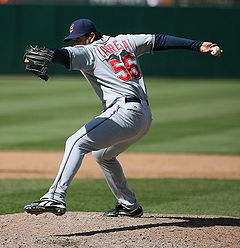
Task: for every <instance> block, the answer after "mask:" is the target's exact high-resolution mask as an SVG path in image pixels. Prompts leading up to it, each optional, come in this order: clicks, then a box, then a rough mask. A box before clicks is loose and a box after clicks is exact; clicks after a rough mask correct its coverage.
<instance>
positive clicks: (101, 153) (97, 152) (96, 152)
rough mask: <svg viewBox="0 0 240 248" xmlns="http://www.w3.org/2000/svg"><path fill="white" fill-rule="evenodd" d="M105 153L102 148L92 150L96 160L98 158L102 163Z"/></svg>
mask: <svg viewBox="0 0 240 248" xmlns="http://www.w3.org/2000/svg"><path fill="white" fill-rule="evenodd" d="M103 154H104V151H102V150H99V151H93V152H92V155H93V157H94V158H95V160H96V161H97V162H98V163H101V162H102V161H103Z"/></svg>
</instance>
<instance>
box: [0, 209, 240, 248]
mask: <svg viewBox="0 0 240 248" xmlns="http://www.w3.org/2000/svg"><path fill="white" fill-rule="evenodd" d="M0 220H1V224H0V236H1V241H0V247H9V248H10V247H11V248H15V247H18V248H19V247H21V248H25V247H27V248H29V247H48V248H49V247H84V248H88V247H102V248H104V247H108V248H109V247H114V248H123V247H138V248H139V247H144V248H146V247H148V248H150V247H197V248H201V247H208V248H209V247H218V248H220V247H222V248H226V247H240V239H239V237H240V219H239V218H232V217H220V216H190V215H188V216H181V215H160V214H144V215H143V217H141V218H129V217H119V218H107V217H103V216H102V213H90V212H89V213H83V212H68V213H66V214H65V215H63V216H61V217H57V216H55V215H52V214H42V215H39V216H35V215H29V214H25V213H24V214H12V215H2V216H0Z"/></svg>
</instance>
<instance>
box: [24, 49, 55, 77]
mask: <svg viewBox="0 0 240 248" xmlns="http://www.w3.org/2000/svg"><path fill="white" fill-rule="evenodd" d="M53 55H54V51H52V50H50V49H47V48H40V47H33V46H29V47H27V48H26V50H25V53H24V58H23V59H24V63H25V64H26V71H30V72H32V73H34V74H35V75H37V76H38V77H40V78H41V79H43V80H45V81H47V80H48V75H47V71H48V66H49V63H50V62H51V61H52V58H53Z"/></svg>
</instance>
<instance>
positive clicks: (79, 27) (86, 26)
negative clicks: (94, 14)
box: [63, 19, 97, 42]
mask: <svg viewBox="0 0 240 248" xmlns="http://www.w3.org/2000/svg"><path fill="white" fill-rule="evenodd" d="M96 31H97V29H96V27H95V24H94V23H93V22H92V21H91V20H89V19H78V20H76V21H74V22H73V23H72V24H71V26H70V29H69V32H70V34H69V35H68V36H67V37H66V38H65V39H64V40H63V41H64V42H67V41H70V40H72V39H76V38H79V37H81V36H84V35H86V34H88V33H91V32H96Z"/></svg>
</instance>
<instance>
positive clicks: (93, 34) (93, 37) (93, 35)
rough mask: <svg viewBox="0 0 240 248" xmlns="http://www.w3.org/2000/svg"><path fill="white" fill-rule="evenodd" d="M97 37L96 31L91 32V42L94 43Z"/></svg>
mask: <svg viewBox="0 0 240 248" xmlns="http://www.w3.org/2000/svg"><path fill="white" fill-rule="evenodd" d="M95 37H96V34H95V33H94V32H91V33H90V35H89V38H88V39H89V43H92V42H94V40H95Z"/></svg>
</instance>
